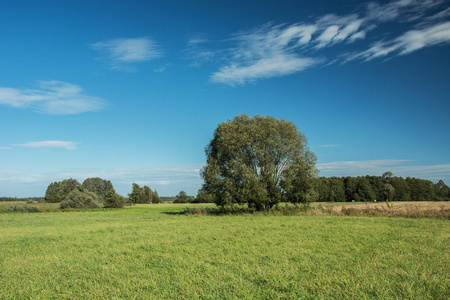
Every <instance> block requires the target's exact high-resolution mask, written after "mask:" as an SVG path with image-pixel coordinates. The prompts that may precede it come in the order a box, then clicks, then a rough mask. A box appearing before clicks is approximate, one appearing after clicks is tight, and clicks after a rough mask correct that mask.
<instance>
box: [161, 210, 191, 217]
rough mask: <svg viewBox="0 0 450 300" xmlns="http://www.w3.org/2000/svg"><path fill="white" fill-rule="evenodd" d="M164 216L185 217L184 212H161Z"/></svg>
mask: <svg viewBox="0 0 450 300" xmlns="http://www.w3.org/2000/svg"><path fill="white" fill-rule="evenodd" d="M162 213H163V214H165V215H174V216H179V215H185V214H186V211H185V210H182V211H163V212H162Z"/></svg>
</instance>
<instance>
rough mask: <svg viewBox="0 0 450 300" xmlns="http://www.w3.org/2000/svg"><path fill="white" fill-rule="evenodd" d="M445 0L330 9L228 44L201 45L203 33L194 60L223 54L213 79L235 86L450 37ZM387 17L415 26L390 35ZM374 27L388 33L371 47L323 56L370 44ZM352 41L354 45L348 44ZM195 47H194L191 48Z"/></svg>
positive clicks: (193, 42) (403, 0) (267, 27)
mask: <svg viewBox="0 0 450 300" xmlns="http://www.w3.org/2000/svg"><path fill="white" fill-rule="evenodd" d="M444 3H445V2H444V0H395V1H391V2H388V3H385V4H378V3H375V2H370V3H369V4H366V5H364V8H362V9H360V10H359V11H358V12H356V13H352V14H348V15H343V16H339V15H335V14H328V15H325V16H321V17H318V18H316V20H315V21H313V22H311V23H310V24H305V23H295V24H281V25H271V24H266V25H264V26H261V27H258V28H255V29H253V30H250V31H247V32H239V33H236V34H234V35H232V38H230V39H227V40H224V41H222V42H223V43H231V44H232V45H230V46H229V47H228V48H225V49H220V50H215V51H212V50H205V49H200V48H199V47H198V45H200V44H203V43H204V42H205V41H204V40H203V39H193V40H191V41H190V42H189V44H188V49H191V50H190V51H192V52H193V53H194V54H195V55H191V56H192V59H195V60H196V61H195V62H194V64H193V65H195V66H199V65H201V63H200V62H199V61H200V60H201V59H200V58H201V55H205V58H206V57H208V58H209V57H213V56H214V57H215V58H216V61H218V57H221V61H220V62H221V66H220V67H219V68H218V70H217V71H215V72H213V73H212V75H211V77H210V79H211V81H213V82H218V83H224V84H227V85H231V86H235V85H239V84H245V83H247V82H253V81H256V80H259V79H266V78H271V77H279V76H285V75H289V74H293V73H296V72H300V71H304V70H305V69H307V68H310V67H313V66H316V65H319V64H322V63H324V64H325V65H330V64H329V62H330V61H336V60H340V61H342V62H347V61H350V60H353V59H363V60H365V61H369V60H371V59H373V58H377V57H383V56H387V55H391V54H394V53H397V54H401V55H404V54H409V53H411V52H414V51H416V50H419V49H421V48H424V47H429V46H435V45H439V44H443V43H447V42H448V40H449V34H448V25H447V23H445V22H444V23H441V24H436V22H437V21H440V22H443V21H444V19H445V18H448V17H450V12H449V9H448V7H447V6H445V5H444ZM385 22H391V23H392V22H396V23H402V27H409V28H410V29H409V30H408V31H407V32H405V33H403V34H401V35H400V36H399V37H397V38H390V40H389V39H388V38H387V37H389V36H392V33H391V32H386V30H385V28H386V27H387V26H385V27H383V26H382V23H385ZM425 25H426V28H425ZM390 28H392V26H389V30H390ZM399 28H400V27H399ZM375 29H377V34H378V36H383V37H384V39H385V40H380V39H379V38H377V37H376V36H375V38H376V39H378V41H376V42H375V43H373V44H372V46H371V47H369V49H368V50H362V51H358V50H356V51H355V50H352V51H353V52H354V53H353V54H345V53H340V54H338V55H336V56H335V57H330V58H324V55H323V54H322V53H323V52H324V51H323V50H324V49H326V48H330V47H334V46H336V45H341V47H343V46H346V47H352V48H356V47H360V48H359V49H364V48H365V49H367V48H368V46H367V44H366V45H364V44H363V41H364V39H366V37H368V35H369V33H371V32H374V31H375ZM383 30H385V31H384V32H383ZM380 33H381V34H380ZM386 40H388V41H387V42H386ZM356 42H358V43H356ZM349 44H352V45H351V46H348V45H349ZM361 47H362V48H361ZM194 48H195V49H196V50H195V51H193V50H192V49H194ZM327 53H329V52H327ZM347 53H348V52H347ZM355 53H356V54H355ZM206 60H207V59H204V60H203V61H206Z"/></svg>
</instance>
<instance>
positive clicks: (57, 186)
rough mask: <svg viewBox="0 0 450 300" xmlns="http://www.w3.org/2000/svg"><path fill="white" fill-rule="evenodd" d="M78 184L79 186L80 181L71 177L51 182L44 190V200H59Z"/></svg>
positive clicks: (56, 201)
mask: <svg viewBox="0 0 450 300" xmlns="http://www.w3.org/2000/svg"><path fill="white" fill-rule="evenodd" d="M78 186H80V183H79V182H78V181H77V180H76V179H72V178H70V179H64V180H62V181H55V182H52V183H50V185H49V186H48V187H47V191H46V192H45V201H46V202H50V203H58V202H61V201H63V200H64V199H65V198H66V197H67V195H69V193H70V192H72V191H73V190H75V189H76V188H77V187H78Z"/></svg>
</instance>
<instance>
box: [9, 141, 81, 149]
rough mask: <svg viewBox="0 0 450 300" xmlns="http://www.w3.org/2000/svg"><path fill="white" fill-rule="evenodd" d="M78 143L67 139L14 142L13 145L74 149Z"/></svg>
mask: <svg viewBox="0 0 450 300" xmlns="http://www.w3.org/2000/svg"><path fill="white" fill-rule="evenodd" d="M77 145H78V143H76V142H67V141H40V142H29V143H24V144H14V146H20V147H27V148H64V149H67V150H74V149H76V148H77Z"/></svg>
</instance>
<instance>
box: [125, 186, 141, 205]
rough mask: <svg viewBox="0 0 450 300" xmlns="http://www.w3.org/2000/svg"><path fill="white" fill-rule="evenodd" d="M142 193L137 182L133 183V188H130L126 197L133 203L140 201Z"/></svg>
mask: <svg viewBox="0 0 450 300" xmlns="http://www.w3.org/2000/svg"><path fill="white" fill-rule="evenodd" d="M142 195H143V192H142V189H141V187H140V186H139V184H137V183H133V188H132V190H131V194H128V199H130V201H131V202H132V203H135V204H136V203H142Z"/></svg>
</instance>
